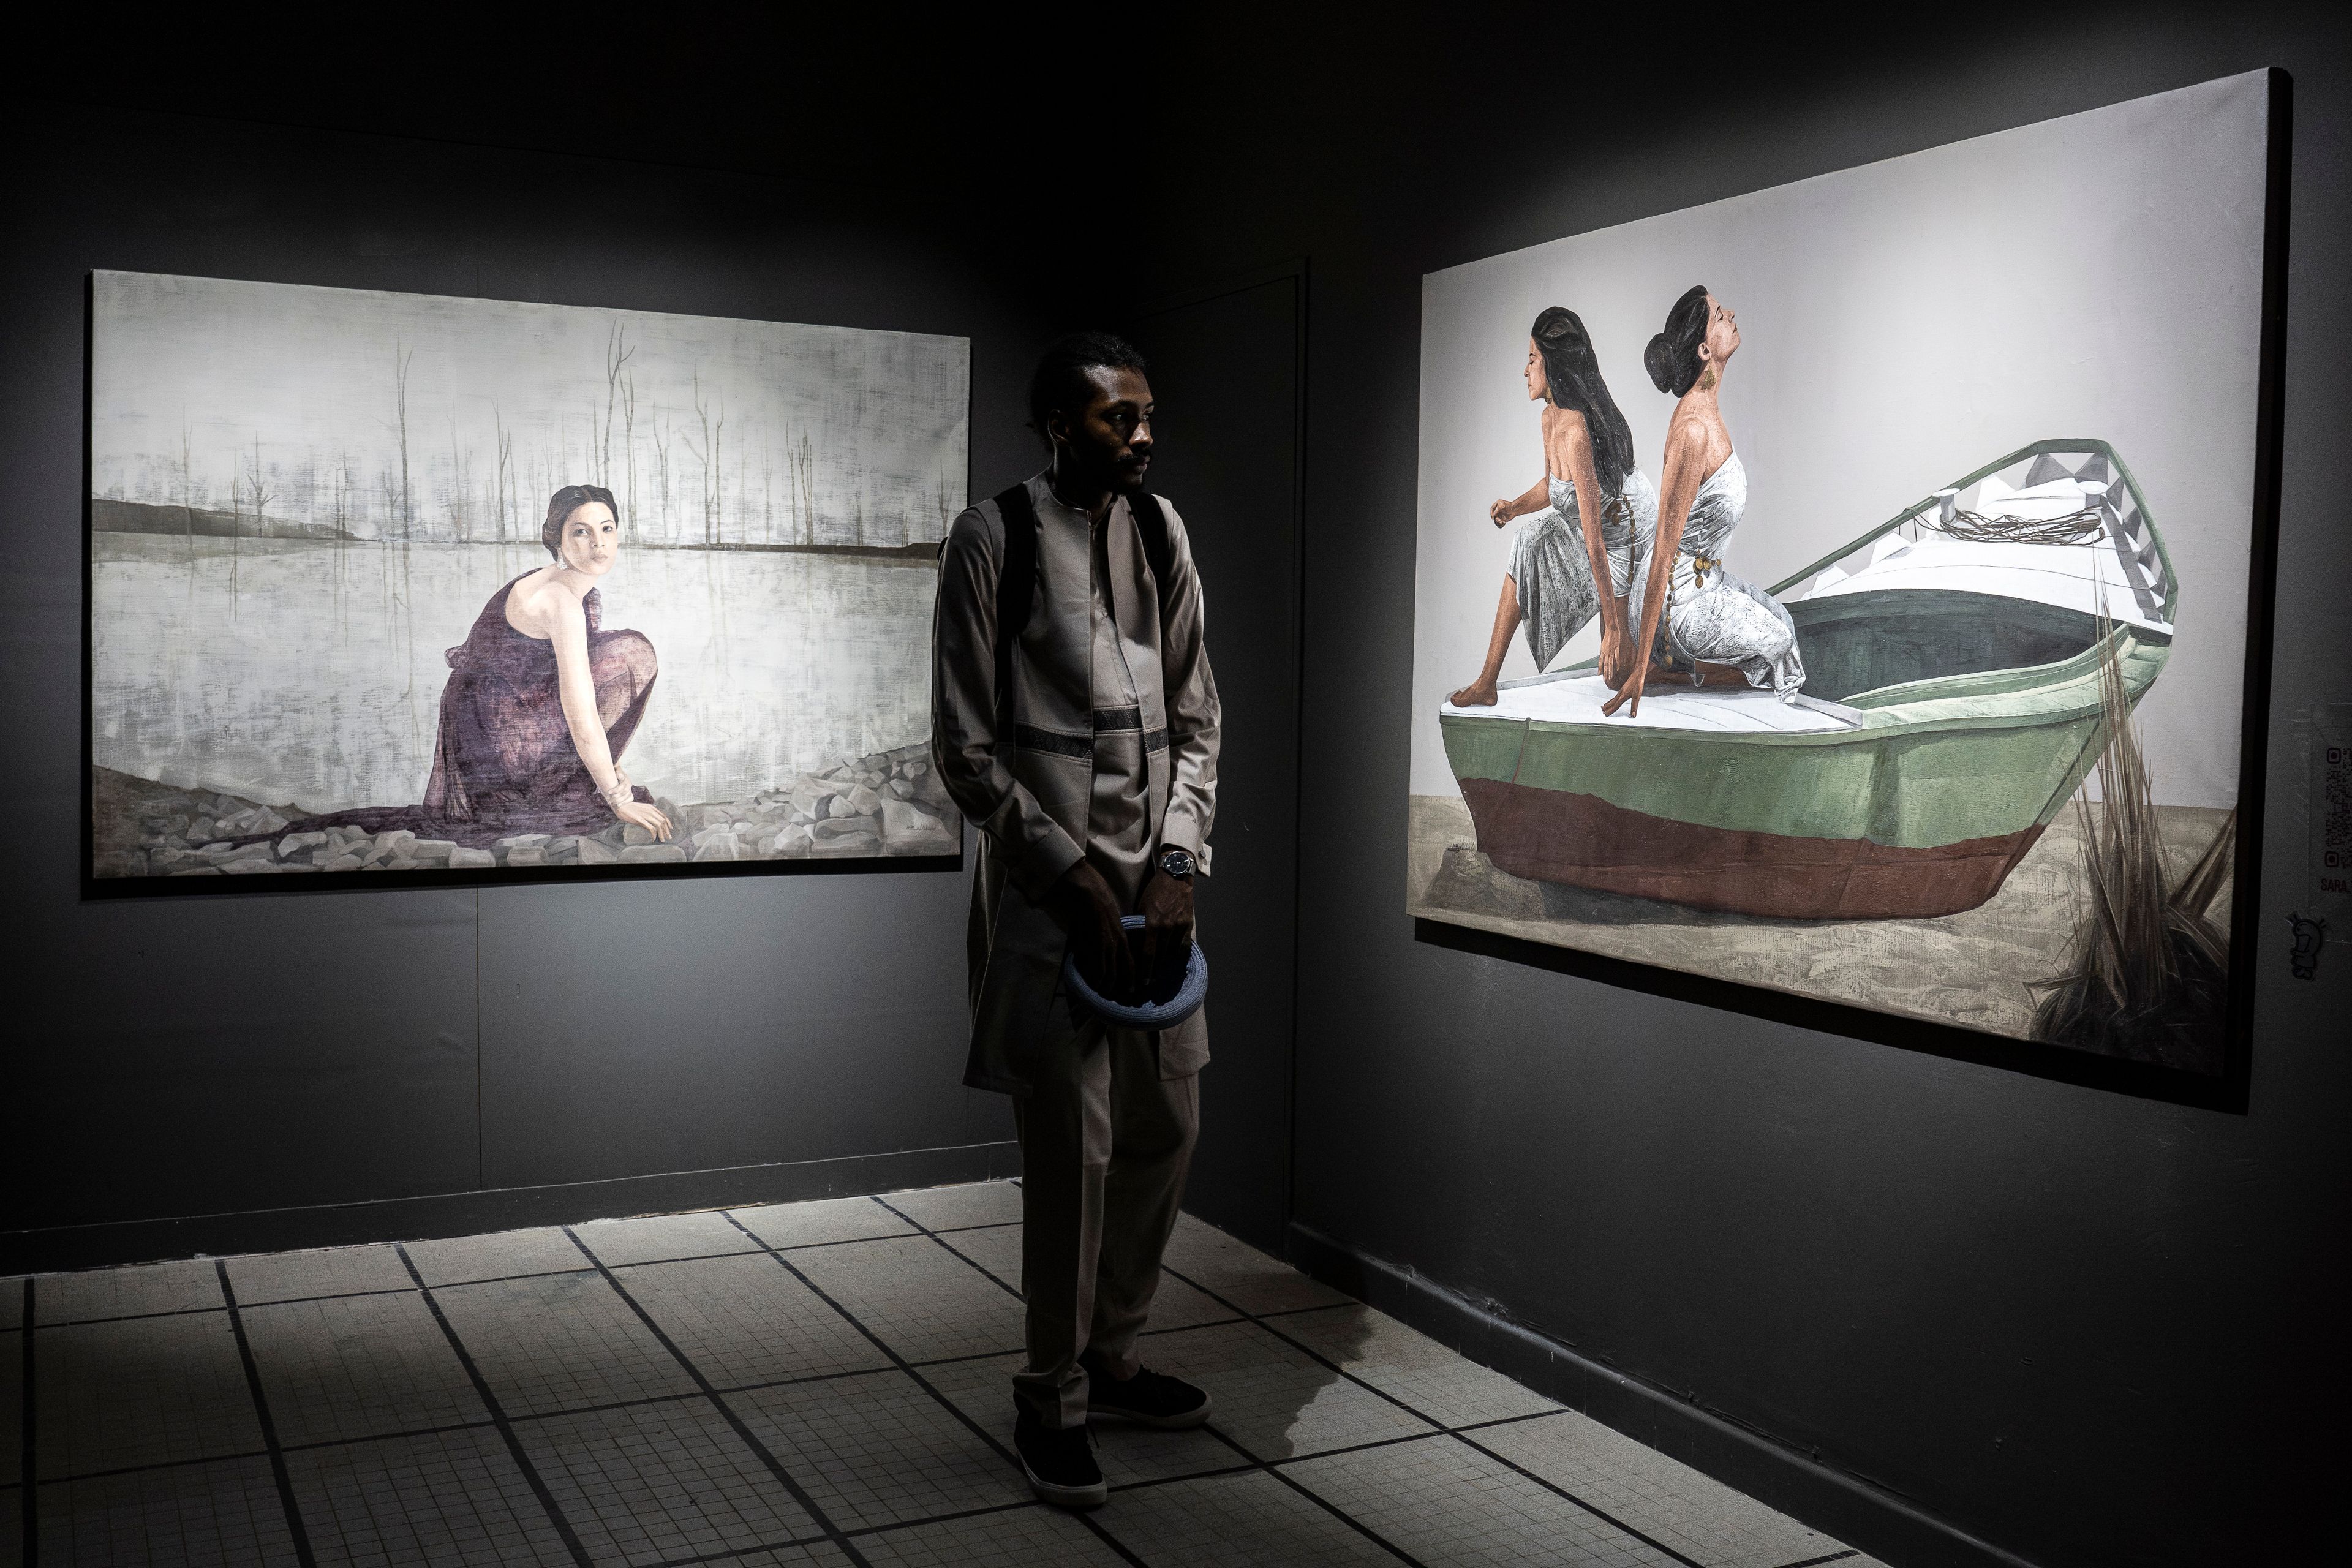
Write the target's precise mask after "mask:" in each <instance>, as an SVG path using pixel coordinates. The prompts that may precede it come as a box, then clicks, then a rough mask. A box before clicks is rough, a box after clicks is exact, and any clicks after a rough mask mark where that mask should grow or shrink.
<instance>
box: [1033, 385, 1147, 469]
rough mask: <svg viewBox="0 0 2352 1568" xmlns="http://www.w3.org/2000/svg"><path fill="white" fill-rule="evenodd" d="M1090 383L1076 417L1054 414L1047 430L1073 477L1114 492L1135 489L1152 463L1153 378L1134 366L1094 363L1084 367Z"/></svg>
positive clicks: (1047, 424)
mask: <svg viewBox="0 0 2352 1568" xmlns="http://www.w3.org/2000/svg"><path fill="white" fill-rule="evenodd" d="M1087 384H1089V385H1091V386H1092V387H1093V388H1094V393H1093V395H1092V396H1090V397H1088V398H1087V407H1086V412H1085V413H1084V414H1083V415H1081V416H1079V417H1078V418H1077V419H1076V420H1075V421H1073V420H1071V419H1070V418H1069V417H1068V416H1066V415H1062V414H1058V413H1057V414H1055V415H1054V416H1052V418H1051V419H1049V420H1048V421H1047V423H1046V431H1047V433H1048V434H1049V435H1051V436H1052V437H1054V439H1055V442H1056V443H1057V444H1058V445H1059V446H1060V447H1061V448H1062V450H1063V452H1064V453H1065V454H1066V458H1065V460H1066V461H1067V462H1068V463H1069V464H1070V466H1071V467H1072V468H1075V469H1076V474H1077V477H1082V478H1085V479H1090V480H1092V481H1094V482H1096V483H1098V484H1100V485H1102V486H1103V487H1104V488H1105V489H1108V490H1109V491H1110V492H1111V493H1112V494H1114V495H1123V496H1128V495H1133V494H1134V493H1135V492H1136V491H1138V490H1139V489H1142V488H1143V479H1144V476H1145V475H1146V474H1147V473H1149V472H1150V468H1151V412H1152V405H1151V384H1150V382H1148V381H1146V380H1144V379H1143V373H1142V372H1141V371H1136V370H1114V369H1111V368H1109V367H1108V366H1104V365H1095V366H1092V367H1090V368H1089V369H1088V370H1087Z"/></svg>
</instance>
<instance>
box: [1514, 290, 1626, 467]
mask: <svg viewBox="0 0 2352 1568" xmlns="http://www.w3.org/2000/svg"><path fill="white" fill-rule="evenodd" d="M1528 336H1530V337H1532V338H1534V339H1535V341H1536V353H1539V354H1541V355H1542V356H1543V367H1544V384H1545V386H1546V387H1547V388H1548V389H1549V401H1550V403H1551V405H1552V406H1553V407H1555V408H1573V409H1575V410H1576V411H1577V412H1578V413H1579V414H1581V415H1583V416H1584V433H1585V435H1586V436H1587V437H1590V438H1591V442H1592V470H1593V474H1594V476H1595V477H1596V478H1598V479H1600V480H1601V493H1602V494H1603V495H1612V496H1614V495H1622V494H1624V493H1625V476H1626V474H1627V473H1628V472H1630V471H1631V470H1632V468H1633V429H1632V427H1631V426H1628V425H1627V424H1626V423H1625V416H1624V415H1623V414H1622V413H1621V412H1619V410H1618V407H1617V400H1616V399H1615V398H1613V397H1612V396H1610V395H1609V384H1608V383H1607V382H1605V381H1603V380H1601V360H1600V357H1599V356H1598V355H1597V354H1595V353H1593V352H1592V336H1591V333H1589V332H1587V331H1585V330H1584V322H1583V321H1581V320H1580V319H1579V318H1578V316H1577V314H1576V312H1575V311H1573V310H1568V309H1566V308H1565V307H1563V306H1559V305H1554V306H1552V307H1551V308H1550V309H1549V310H1545V311H1544V312H1543V314H1541V315H1539V316H1538V317H1537V318H1536V324H1535V325H1534V326H1533V327H1531V328H1529V329H1528Z"/></svg>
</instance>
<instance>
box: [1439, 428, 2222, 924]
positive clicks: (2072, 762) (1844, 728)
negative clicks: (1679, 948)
mask: <svg viewBox="0 0 2352 1568" xmlns="http://www.w3.org/2000/svg"><path fill="white" fill-rule="evenodd" d="M1772 593H1773V594H1774V595H1776V596H1777V597H1779V598H1780V602H1781V603H1782V604H1783V605H1786V606H1787V608H1788V611H1789V614H1790V616H1791V617H1792V618H1793V619H1794V620H1795V622H1796V626H1797V639H1798V640H1797V647H1798V650H1799V652H1800V653H1801V655H1802V656H1803V658H1804V663H1805V670H1806V682H1805V689H1804V691H1803V693H1802V694H1801V696H1799V697H1798V699H1797V700H1795V701H1794V702H1789V703H1784V702H1782V701H1781V700H1780V699H1779V698H1778V697H1776V696H1775V695H1774V694H1773V693H1771V692H1770V691H1767V690H1738V691H1726V690H1718V689H1683V688H1677V687H1673V686H1658V685H1653V686H1651V687H1650V688H1648V689H1646V690H1645V691H1644V692H1643V698H1642V711H1641V714H1640V716H1639V717H1638V718H1634V719H1632V720H1628V719H1626V718H1625V717H1624V716H1623V714H1622V712H1621V713H1620V714H1619V715H1618V716H1617V717H1614V718H1606V719H1604V718H1602V717H1601V703H1602V702H1603V701H1605V700H1608V698H1609V697H1610V695H1611V692H1610V690H1609V689H1608V688H1607V687H1606V686H1605V685H1604V684H1603V683H1602V682H1601V679H1600V677H1599V675H1598V674H1597V673H1596V672H1595V671H1594V669H1593V668H1592V666H1591V661H1589V660H1588V661H1586V662H1585V663H1584V664H1581V665H1579V666H1576V667H1573V668H1567V669H1562V670H1559V671H1556V672H1553V673H1550V674H1545V675H1538V676H1535V677H1532V678H1530V679H1525V680H1516V681H1507V682H1505V683H1504V685H1503V689H1502V691H1501V693H1500V698H1501V700H1499V701H1498V702H1497V703H1496V706H1494V707H1492V708H1467V709H1464V708H1455V707H1454V706H1452V705H1451V704H1447V705H1445V706H1444V708H1443V709H1442V710H1441V711H1440V716H1439V723H1440V725H1441V727H1442V729H1443V731H1444V741H1445V752H1446V756H1447V758H1448V759H1449V761H1450V762H1451V763H1452V764H1453V768H1454V777H1455V779H1456V780H1457V781H1459V783H1460V784H1461V787H1462V796H1463V799H1464V801H1465V803H1466V804H1467V805H1468V806H1469V808H1470V814H1471V816H1472V818H1473V820H1474V821H1475V824H1476V826H1477V833H1478V847H1479V849H1480V850H1482V851H1483V852H1484V853H1485V854H1486V857H1487V858H1489V859H1490V860H1492V861H1493V862H1494V864H1495V865H1496V867H1498V868H1501V869H1502V870H1504V871H1507V872H1508V873H1510V874H1511V875H1513V876H1517V877H1523V878H1527V879H1532V880H1537V881H1544V882H1557V883H1564V884H1568V885H1570V886H1573V887H1580V888H1592V889H1602V890H1605V891H1608V892H1613V893H1625V894H1632V895H1635V896H1638V897H1643V898H1650V899H1663V900H1672V901H1674V902H1675V903H1680V904H1685V905H1691V906H1695V907H1697V908H1701V909H1711V910H1730V911H1736V912H1738V913H1742V914H1750V915H1765V916H1775V917H1780V918H1785V919H1806V920H1884V919H1901V918H1913V917H1920V916H1929V915H1942V914H1951V913H1954V912H1956V911H1958V910H1967V909H1973V908H1975V907H1976V906H1977V905H1979V904H1981V903H1983V902H1984V901H1985V900H1988V899H1990V898H1991V897H1992V896H1993V894H1994V893H1995V892H1997V891H1999V890H2000V885H2001V882H2002V881H2003V879H2006V878H2007V877H2008V875H2009V873H2010V872H2011V870H2012V869H2014V868H2016V866H2017V864H2018V862H2019V861H2020V860H2021V859H2023V858H2025V855H2026V852H2027V851H2028V850H2030V849H2032V847H2033V845H2034V843H2035V841H2036V840H2037V839H2039V838H2040V837H2042V830H2043V829H2044V828H2045V827H2047V826H2049V824H2050V821H2051V819H2052V818H2053V816H2056V815H2057V813H2058V811H2059V810H2060V809H2061V808H2062V807H2063V805H2065V804H2066V802H2067V801H2068V800H2069V799H2071V798H2072V797H2073V795H2074V792H2075V789H2076V787H2077V786H2078V785H2079V784H2081V783H2082V781H2083V777H2084V773H2086V772H2088V771H2089V769H2090V768H2091V767H2092V766H2093V765H2094V764H2095V763H2096V762H2097V760H2098V757H2099V753H2100V752H2101V751H2102V750H2103V749H2104V748H2105V744H2106V732H2105V721H2104V719H2103V717H2102V712H2103V709H2102V704H2101V700H2100V686H2099V680H2100V669H2101V666H2102V664H2103V663H2104V661H2105V659H2106V658H2109V657H2110V656H2111V655H2112V657H2113V658H2116V661H2117V662H2118V664H2119V665H2120V668H2121V670H2122V674H2123V680H2124V687H2125V690H2126V695H2127V696H2128V697H2129V699H2130V700H2131V701H2132V702H2134V703H2135V704H2137V702H2138V700H2140V698H2141V697H2142V696H2144V695H2145V694H2146V693H2147V690H2148V689H2149V688H2150V687H2151V686H2152V685H2154V684H2155V681H2156V678H2157V677H2158V675H2159V674H2161V673H2162V671H2163V669H2164V665H2165V661H2166V659H2167V658H2168V657H2169V655H2170V653H2171V648H2172V628H2173V618H2174V612H2175V610H2176V608H2177V605H2178V601H2179V584H2178V583H2177V582H2176V580H2175V578H2174V575H2173V571H2172V563H2171V560H2170V558H2169V557H2168V555H2167V554H2166V552H2165V548H2164V542H2163V540H2162V539H2161V537H2159V536H2158V533H2157V531H2156V528H2155V525H2154V523H2153V521H2151V520H2150V518H2149V515H2148V510H2147V501H2146V499H2145V498H2144V497H2143V496H2142V495H2141V493H2140V488H2139V483H2138V481H2137V479H2134V478H2133V477H2132V474H2131V471H2130V469H2128V468H2126V467H2125V466H2124V464H2123V462H2122V461H2121V459H2119V458H2117V457H2116V455H2115V453H2114V452H2113V451H2112V450H2111V449H2110V448H2109V447H2108V446H2107V444H2106V443H2105V442H2104V441H2098V440H2092V439H2085V438H2073V439H2061V440H2051V441H2038V442H2035V443H2034V444H2033V445H2032V446H2031V447H2024V448H2022V449H2021V450H2020V451H2016V452H2012V453H2011V454H2010V455H2009V456H2007V457H2005V458H2001V459H2000V460H1999V461H1998V462H1994V463H1990V464H1988V465H1987V466H1986V467H1984V468H1979V469H1978V470H1977V471H1976V472H1974V473H1972V474H1969V476H1967V477H1966V478H1965V479H1960V480H1959V481H1958V483H1956V484H1953V485H1951V486H1948V487H1947V488H1946V489H1941V490H1938V491H1937V492H1936V493H1935V494H1933V495H1930V496H1928V497H1927V498H1925V499H1924V500H1920V501H1918V502H1916V504H1914V505H1912V506H1910V507H1908V508H1906V509H1905V510H1903V511H1902V512H1900V513H1898V514H1896V515H1895V517H1893V518H1891V519H1889V520H1888V521H1885V522H1884V523H1882V524H1880V525H1879V526H1878V527H1876V528H1874V529H1872V530H1871V531H1869V532H1868V533H1865V534H1864V535H1863V536H1862V537H1861V538H1860V539H1858V540H1856V541H1854V542H1853V543H1852V544H1850V545H1848V546H1846V547H1845V548H1843V549H1842V550H1840V551H1838V552H1836V553H1835V554H1833V555H1831V556H1828V557H1825V558H1824V559H1822V560H1821V561H1817V562H1815V563H1813V564H1812V565H1811V566H1808V567H1806V568H1805V569H1804V570H1803V571H1801V572H1799V573H1797V574H1795V575H1794V576H1792V577H1790V578H1788V579H1787V580H1786V581H1784V582H1782V583H1780V584H1776V585H1775V586H1774V587H1773V589H1772Z"/></svg>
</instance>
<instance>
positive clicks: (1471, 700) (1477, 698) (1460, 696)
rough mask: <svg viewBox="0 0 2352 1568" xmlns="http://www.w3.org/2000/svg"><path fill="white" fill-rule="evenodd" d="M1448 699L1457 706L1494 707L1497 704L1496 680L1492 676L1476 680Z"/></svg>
mask: <svg viewBox="0 0 2352 1568" xmlns="http://www.w3.org/2000/svg"><path fill="white" fill-rule="evenodd" d="M1446 700H1447V701H1448V702H1451V703H1453V704H1454V706H1455V707H1456V708H1492V707H1493V706H1494V705H1495V682H1494V680H1493V679H1492V678H1491V677H1490V678H1488V679H1483V680H1474V681H1472V682H1471V683H1470V684H1469V685H1467V686H1465V687H1464V688H1463V689H1461V690H1459V691H1457V692H1455V693H1454V695H1453V696H1451V697H1449V698H1447V699H1446Z"/></svg>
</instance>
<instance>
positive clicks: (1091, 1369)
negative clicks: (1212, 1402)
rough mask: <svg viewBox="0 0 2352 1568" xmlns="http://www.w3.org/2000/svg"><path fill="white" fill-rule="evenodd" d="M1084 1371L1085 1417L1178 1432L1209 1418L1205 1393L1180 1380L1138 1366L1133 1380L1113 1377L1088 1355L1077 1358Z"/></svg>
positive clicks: (1198, 1424) (1205, 1391)
mask: <svg viewBox="0 0 2352 1568" xmlns="http://www.w3.org/2000/svg"><path fill="white" fill-rule="evenodd" d="M1078 1364H1079V1365H1081V1366H1083V1367H1085V1368H1086V1369H1087V1415H1088V1416H1089V1417H1092V1416H1096V1415H1112V1416H1116V1417H1118V1419H1119V1420H1121V1421H1132V1422H1134V1423H1135V1424H1136V1425H1137V1426H1154V1427H1157V1428H1159V1429H1160V1431H1162V1432H1181V1431H1184V1430H1185V1429H1187V1428H1189V1427H1193V1426H1200V1425H1201V1424H1202V1423H1203V1422H1205V1421H1207V1420H1208V1418H1209V1394H1208V1391H1207V1390H1206V1389H1202V1388H1195V1387H1193V1386H1192V1384H1189V1383H1187V1382H1185V1381H1184V1380H1183V1379H1182V1378H1181V1377H1170V1376H1169V1375H1167V1374H1166V1373H1158V1372H1154V1371H1152V1370H1151V1369H1150V1367H1148V1366H1147V1367H1139V1368H1138V1369H1137V1370H1136V1373H1135V1375H1134V1376H1133V1377H1129V1378H1114V1377H1112V1376H1111V1375H1110V1373H1108V1372H1106V1371H1105V1370H1104V1369H1103V1364H1102V1363H1101V1362H1099V1361H1097V1360H1096V1359H1095V1358H1094V1357H1093V1356H1092V1355H1081V1356H1080V1357H1079V1358H1078Z"/></svg>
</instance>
